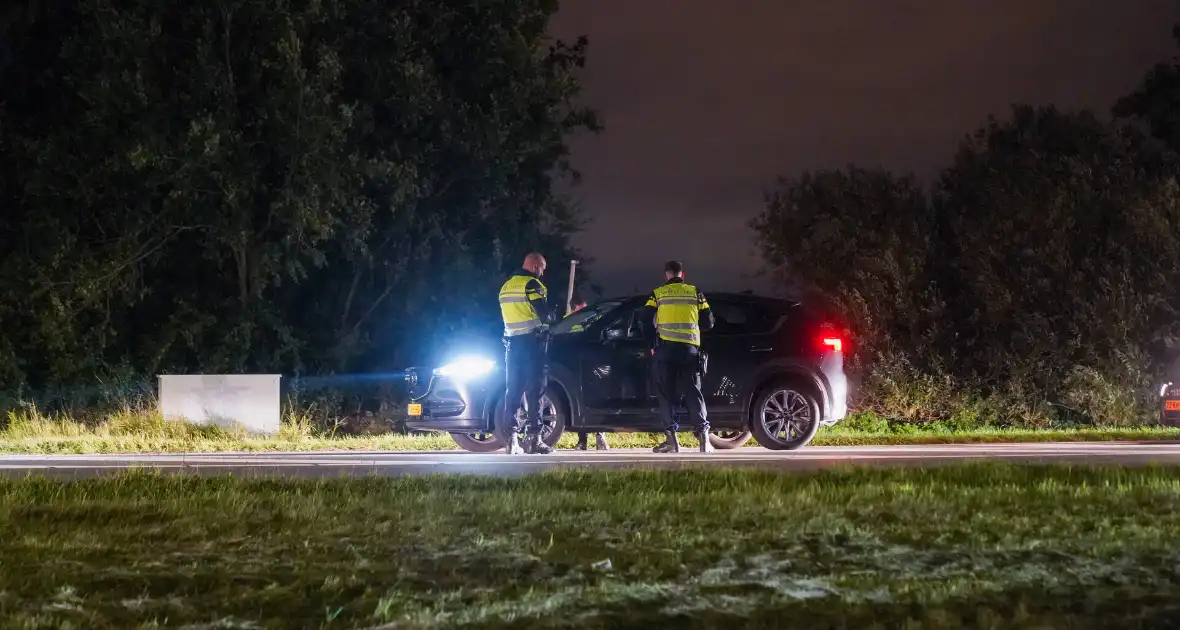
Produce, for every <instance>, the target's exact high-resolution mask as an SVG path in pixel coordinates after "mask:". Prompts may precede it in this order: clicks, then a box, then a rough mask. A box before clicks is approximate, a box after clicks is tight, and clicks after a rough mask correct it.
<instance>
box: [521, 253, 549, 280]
mask: <svg viewBox="0 0 1180 630" xmlns="http://www.w3.org/2000/svg"><path fill="white" fill-rule="evenodd" d="M522 266H523V267H524V269H525V271H528V272H530V273H532V274H533V275H535V276H537V277H538V278H540V277H541V276H543V275H545V257H544V256H542V255H540V254H538V253H537V252H533V253H531V254H529V255H528V256H525V257H524V265H522Z"/></svg>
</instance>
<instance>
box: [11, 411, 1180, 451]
mask: <svg viewBox="0 0 1180 630" xmlns="http://www.w3.org/2000/svg"><path fill="white" fill-rule="evenodd" d="M661 439H662V437H661V436H659V435H655V434H649V433H617V434H608V441H609V442H610V444H611V445H612V446H613V447H616V448H650V447H652V446H655V445H656V444H658V443H659V442H660V440H661ZM681 440H682V444H684V445H686V446H687V447H689V448H692V447H694V446H696V439H695V438H693V437H692V435H689V434H683V435H681ZM1112 440H1136V441H1161V440H1180V429H1176V428H1164V427H1143V428H1105V429H1103V428H1079V429H1058V430H1032V429H1001V428H980V429H955V428H950V427H945V426H941V425H938V424H928V425H913V424H898V425H889V424H885V423H875V424H865V423H863V422H862V423H859V424H858V423H856V422H850V423H849V425H847V426H844V425H837V426H835V427H831V428H825V429H820V432H819V433H818V434H816V437H815V440H814V441H813V442H812V444H814V445H816V446H865V445H891V444H894V445H903V444H968V443H1001V442H1053V441H1062V442H1081V441H1112ZM576 443H577V437H576V435H574V434H572V433H571V434H567V435H566V436H565V437H563V438H562V441H561V442H560V444H559V446H560V447H562V448H573V446H574V445H575V444H576ZM748 444H750V445H754V444H756V443H755V442H754V440H753V439H751V440H750V441H749V442H748ZM458 448H459V447H458V446H457V445H456V444H455V442H454V441H453V440H451V438H450V437H449V436H448V435H446V434H427V435H400V434H392V433H388V432H384V433H376V434H370V435H337V434H334V433H332V432H325V431H319V430H316V429H315V428H314V427H313V426H312V425H311V424H310V423H309V422H306V421H303V420H301V419H300V418H298V417H294V416H293V417H290V418H288V419H287V420H286V421H284V423H283V425H282V429H281V430H280V431H279V433H278V434H277V435H275V436H270V437H257V436H250V435H247V434H246V433H244V432H241V431H234V430H228V429H224V428H219V427H212V426H197V425H192V424H187V423H183V422H173V421H166V420H164V419H163V418H161V417H160V416H159V415H158V414H154V413H141V412H132V411H126V412H123V413H116V414H112V415H110V416H107V417H106V418H105V419H104V420H102V421H101V422H98V423H97V424H84V423H80V422H76V421H72V420H69V419H67V418H52V417H46V416H40V415H23V416H17V415H12V416H10V417H9V419H8V421H7V423H5V425H4V426H3V428H0V453H43V454H50V453H60V454H68V453H80V454H81V453H145V452H153V453H177V452H204V453H211V452H230V451H272V452H273V451H330V450H379V451H402V450H405V451H427V450H457V449H458Z"/></svg>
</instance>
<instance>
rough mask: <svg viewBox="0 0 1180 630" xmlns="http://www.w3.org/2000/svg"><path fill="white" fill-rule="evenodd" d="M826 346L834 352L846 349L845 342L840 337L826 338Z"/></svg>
mask: <svg viewBox="0 0 1180 630" xmlns="http://www.w3.org/2000/svg"><path fill="white" fill-rule="evenodd" d="M824 345H825V346H827V347H829V348H831V349H832V351H833V352H841V351H842V350H843V349H844V342H843V341H842V340H841V339H840V338H839V337H824Z"/></svg>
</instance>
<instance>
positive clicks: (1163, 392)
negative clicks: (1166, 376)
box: [1160, 383, 1172, 397]
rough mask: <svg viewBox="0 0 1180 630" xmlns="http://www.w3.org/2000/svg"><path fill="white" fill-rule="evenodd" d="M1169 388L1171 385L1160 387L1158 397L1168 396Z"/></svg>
mask: <svg viewBox="0 0 1180 630" xmlns="http://www.w3.org/2000/svg"><path fill="white" fill-rule="evenodd" d="M1171 386H1172V384H1171V383H1164V384H1163V385H1160V397H1163V396H1167V395H1168V388H1169V387H1171Z"/></svg>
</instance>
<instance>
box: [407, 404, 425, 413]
mask: <svg viewBox="0 0 1180 630" xmlns="http://www.w3.org/2000/svg"><path fill="white" fill-rule="evenodd" d="M406 411H407V412H409V414H410V415H411V416H420V415H422V404H421V403H410V404H409V405H408V406H407V409H406Z"/></svg>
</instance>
